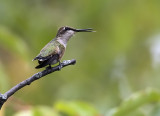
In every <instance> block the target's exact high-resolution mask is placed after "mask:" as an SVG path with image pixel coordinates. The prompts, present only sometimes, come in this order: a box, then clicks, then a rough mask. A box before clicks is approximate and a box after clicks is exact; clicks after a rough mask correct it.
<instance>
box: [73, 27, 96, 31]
mask: <svg viewBox="0 0 160 116" xmlns="http://www.w3.org/2000/svg"><path fill="white" fill-rule="evenodd" d="M74 31H75V32H95V31H93V29H92V28H88V29H74Z"/></svg>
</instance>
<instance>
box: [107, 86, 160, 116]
mask: <svg viewBox="0 0 160 116" xmlns="http://www.w3.org/2000/svg"><path fill="white" fill-rule="evenodd" d="M159 100H160V92H159V91H157V90H154V89H151V88H149V89H146V90H145V91H141V92H138V93H135V94H133V95H131V97H129V98H128V99H126V100H125V101H123V102H122V104H121V105H120V106H119V107H117V108H115V109H113V110H111V112H109V116H128V114H129V113H131V112H133V111H135V110H136V109H137V108H139V107H141V106H142V105H144V104H147V103H151V102H159Z"/></svg>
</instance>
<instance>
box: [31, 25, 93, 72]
mask: <svg viewBox="0 0 160 116" xmlns="http://www.w3.org/2000/svg"><path fill="white" fill-rule="evenodd" d="M76 32H93V31H92V29H91V28H88V29H74V28H71V27H67V26H64V27H61V28H60V29H59V30H58V33H57V35H56V37H55V38H54V39H53V40H51V41H50V42H49V43H48V44H47V45H46V46H44V48H42V50H41V51H40V53H39V54H38V55H37V56H36V57H35V58H34V59H33V60H38V63H39V65H38V66H36V67H35V68H36V69H38V68H42V67H45V66H47V65H49V67H51V65H53V64H56V63H58V62H59V68H60V69H61V62H60V61H61V58H62V56H63V55H64V52H65V50H66V46H67V42H68V40H69V39H70V38H71V37H72V36H73V35H74V34H75V33H76Z"/></svg>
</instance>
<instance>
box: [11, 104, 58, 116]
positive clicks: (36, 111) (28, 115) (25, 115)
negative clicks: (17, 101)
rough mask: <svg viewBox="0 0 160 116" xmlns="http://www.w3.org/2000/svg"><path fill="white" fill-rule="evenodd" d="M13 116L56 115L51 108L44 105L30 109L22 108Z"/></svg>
mask: <svg viewBox="0 0 160 116" xmlns="http://www.w3.org/2000/svg"><path fill="white" fill-rule="evenodd" d="M14 116H58V115H57V114H56V113H55V112H54V110H53V109H52V108H49V107H46V106H38V107H34V108H33V109H30V110H24V111H20V112H18V113H16V114H15V115H14Z"/></svg>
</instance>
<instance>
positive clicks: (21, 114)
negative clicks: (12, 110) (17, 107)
mask: <svg viewBox="0 0 160 116" xmlns="http://www.w3.org/2000/svg"><path fill="white" fill-rule="evenodd" d="M14 116H33V113H32V111H31V110H25V111H20V112H18V113H16V114H15V115H14Z"/></svg>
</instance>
